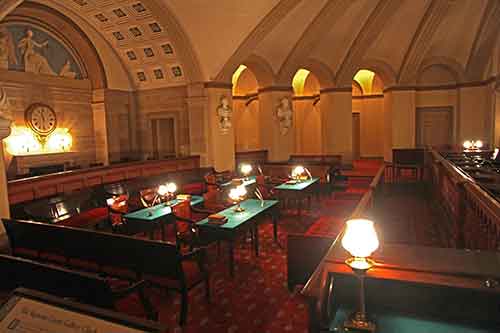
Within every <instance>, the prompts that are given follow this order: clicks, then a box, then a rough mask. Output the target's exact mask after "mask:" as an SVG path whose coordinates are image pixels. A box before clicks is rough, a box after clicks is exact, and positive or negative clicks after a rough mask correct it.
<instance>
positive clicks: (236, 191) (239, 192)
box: [229, 185, 247, 201]
mask: <svg viewBox="0 0 500 333" xmlns="http://www.w3.org/2000/svg"><path fill="white" fill-rule="evenodd" d="M246 194H247V189H246V188H245V186H243V185H240V186H237V187H235V188H233V189H231V190H230V191H229V198H230V199H231V200H233V201H240V200H242V199H243V197H244V196H245V195H246Z"/></svg>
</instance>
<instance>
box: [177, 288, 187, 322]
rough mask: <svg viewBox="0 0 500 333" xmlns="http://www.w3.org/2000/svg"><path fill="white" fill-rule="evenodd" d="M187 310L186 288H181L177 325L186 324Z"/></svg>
mask: <svg viewBox="0 0 500 333" xmlns="http://www.w3.org/2000/svg"><path fill="white" fill-rule="evenodd" d="M187 312H188V291H187V289H183V290H182V291H181V317H180V320H179V325H180V326H184V325H185V324H186V319H187Z"/></svg>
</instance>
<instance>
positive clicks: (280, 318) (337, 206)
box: [120, 195, 359, 333]
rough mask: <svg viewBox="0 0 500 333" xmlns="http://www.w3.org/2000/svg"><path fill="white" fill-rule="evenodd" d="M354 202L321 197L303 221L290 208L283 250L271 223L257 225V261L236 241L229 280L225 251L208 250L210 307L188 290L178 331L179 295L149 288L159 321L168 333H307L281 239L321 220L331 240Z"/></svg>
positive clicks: (128, 308) (200, 290)
mask: <svg viewBox="0 0 500 333" xmlns="http://www.w3.org/2000/svg"><path fill="white" fill-rule="evenodd" d="M357 199H359V195H357V196H350V197H349V198H348V199H346V198H343V197H341V198H340V199H336V198H334V197H331V198H323V199H322V200H321V202H319V203H318V202H316V203H314V204H313V205H312V208H311V210H309V211H306V212H304V213H303V214H304V216H303V217H302V219H299V218H298V217H297V216H295V215H294V214H293V213H294V211H293V210H289V211H285V212H283V216H282V218H281V219H280V221H279V243H280V245H281V246H282V247H280V246H278V245H277V244H276V243H275V242H274V240H273V236H272V225H271V224H270V223H264V224H262V225H261V226H260V230H259V238H260V253H259V257H255V255H254V253H253V251H251V249H250V242H249V241H247V240H245V239H241V240H239V242H238V243H237V244H238V246H237V249H236V251H235V264H236V266H235V277H234V278H231V277H230V276H229V272H228V265H227V263H228V260H227V255H226V252H227V251H225V250H226V249H225V248H223V249H222V251H221V254H220V256H217V251H216V250H215V248H214V249H210V251H209V256H208V257H209V271H210V273H211V286H210V287H211V293H212V294H211V303H210V304H207V303H206V301H205V297H204V287H203V285H201V286H198V287H197V288H195V289H193V290H192V291H191V292H190V294H189V310H188V320H187V325H186V326H185V327H184V328H182V329H181V328H180V327H179V326H178V316H179V313H180V297H179V296H178V294H177V293H173V292H172V293H167V292H165V291H164V290H159V289H152V290H149V291H148V295H149V296H150V298H151V300H152V301H153V303H154V305H155V308H156V309H159V315H160V322H161V323H163V324H165V325H167V326H168V327H169V328H170V330H169V332H228V333H233V332H238V333H240V332H241V333H245V332H262V333H266V332H270V333H271V332H272V333H274V332H307V327H308V315H307V308H306V305H305V303H304V300H303V298H302V297H301V296H300V295H299V294H298V293H296V292H295V293H291V292H289V291H288V289H287V272H286V253H287V252H286V235H287V233H290V232H293V233H304V232H305V231H306V230H307V229H308V228H309V227H310V226H311V225H312V224H313V223H314V222H323V223H321V225H323V226H325V225H328V226H330V229H329V231H330V234H332V236H335V234H336V233H337V232H338V230H339V229H340V228H341V226H342V224H343V221H344V220H345V217H347V216H348V215H349V214H350V212H352V210H353V209H354V207H355V205H356V202H357ZM325 222H327V223H325ZM324 231H325V230H323V232H324ZM311 234H314V233H311ZM120 308H122V310H124V312H127V313H129V314H132V313H134V314H137V315H140V314H141V313H142V311H141V309H140V308H135V307H133V306H132V305H131V304H130V302H127V304H126V305H125V304H124V305H122V306H120Z"/></svg>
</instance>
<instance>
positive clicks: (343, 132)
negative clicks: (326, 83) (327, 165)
mask: <svg viewBox="0 0 500 333" xmlns="http://www.w3.org/2000/svg"><path fill="white" fill-rule="evenodd" d="M320 100H321V104H320V108H321V125H322V126H321V138H322V140H321V141H322V146H323V154H328V155H342V163H343V164H351V163H352V88H351V87H341V88H329V89H322V90H321V91H320Z"/></svg>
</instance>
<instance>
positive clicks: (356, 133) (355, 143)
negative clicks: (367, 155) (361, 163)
mask: <svg viewBox="0 0 500 333" xmlns="http://www.w3.org/2000/svg"><path fill="white" fill-rule="evenodd" d="M360 128H361V127H360V118H359V113H353V114H352V159H353V160H354V159H358V158H359V156H360V152H361V139H360V138H361V131H360Z"/></svg>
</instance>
